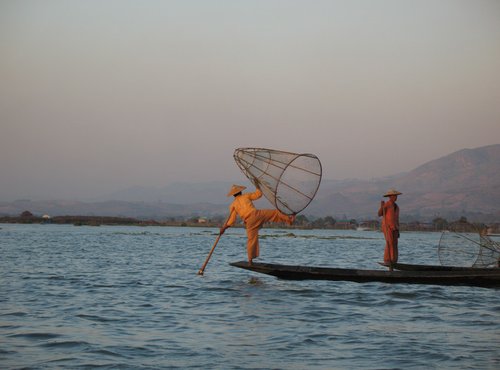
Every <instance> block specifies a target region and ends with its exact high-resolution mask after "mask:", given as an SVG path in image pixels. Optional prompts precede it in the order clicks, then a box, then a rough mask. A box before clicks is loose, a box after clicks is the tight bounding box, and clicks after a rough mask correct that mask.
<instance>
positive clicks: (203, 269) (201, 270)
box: [198, 233, 222, 275]
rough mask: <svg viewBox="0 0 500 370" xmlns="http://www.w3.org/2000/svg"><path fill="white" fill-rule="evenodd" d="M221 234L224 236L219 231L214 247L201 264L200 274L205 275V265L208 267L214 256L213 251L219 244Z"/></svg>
mask: <svg viewBox="0 0 500 370" xmlns="http://www.w3.org/2000/svg"><path fill="white" fill-rule="evenodd" d="M221 236H222V234H220V233H219V235H218V236H217V239H215V243H214V245H213V247H212V249H211V250H210V253H208V257H207V259H206V260H205V263H204V264H203V266H201V269H200V271H198V275H203V272H204V271H205V267H207V264H208V261H209V260H210V257H212V253H214V249H215V247H216V246H217V243H218V242H219V239H220V237H221Z"/></svg>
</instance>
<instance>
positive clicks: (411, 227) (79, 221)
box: [0, 216, 500, 234]
mask: <svg viewBox="0 0 500 370" xmlns="http://www.w3.org/2000/svg"><path fill="white" fill-rule="evenodd" d="M352 221H353V222H352V223H347V224H346V223H343V222H340V223H336V224H329V225H318V224H316V223H307V224H304V223H296V224H294V225H291V226H289V225H285V224H283V225H281V224H278V225H277V224H267V225H266V228H286V229H305V230H313V229H318V230H359V231H361V232H362V231H379V230H380V228H379V225H378V224H371V225H370V227H360V225H359V224H358V223H356V222H355V220H352ZM222 223H223V221H221V220H219V219H216V220H210V219H201V218H200V219H199V218H191V219H188V220H164V221H156V220H140V219H136V218H132V217H112V216H54V217H50V218H45V217H38V216H29V217H26V216H2V217H0V224H54V225H73V226H173V227H208V228H219V227H220V226H221V225H222ZM234 226H235V227H244V225H243V224H242V223H237V224H235V225H234ZM400 226H401V231H425V232H440V231H443V230H447V227H446V226H445V225H442V227H437V226H436V225H429V224H428V223H419V222H411V223H401V225H400ZM484 226H485V227H487V228H488V232H489V233H493V234H499V233H500V224H498V223H495V224H493V225H487V226H486V225H484Z"/></svg>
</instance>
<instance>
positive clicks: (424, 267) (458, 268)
mask: <svg viewBox="0 0 500 370" xmlns="http://www.w3.org/2000/svg"><path fill="white" fill-rule="evenodd" d="M379 264H380V265H382V266H386V267H389V265H388V264H385V263H383V262H379ZM392 267H393V268H394V269H395V270H401V271H457V272H460V271H472V272H476V273H481V272H483V271H486V272H488V271H500V269H499V268H498V267H490V268H481V267H465V266H441V265H413V264H409V263H395V264H393V265H392Z"/></svg>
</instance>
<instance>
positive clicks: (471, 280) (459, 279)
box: [231, 261, 500, 287]
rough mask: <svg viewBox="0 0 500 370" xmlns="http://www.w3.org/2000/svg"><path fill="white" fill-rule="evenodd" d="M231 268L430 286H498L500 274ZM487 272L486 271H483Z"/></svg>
mask: <svg viewBox="0 0 500 370" xmlns="http://www.w3.org/2000/svg"><path fill="white" fill-rule="evenodd" d="M231 265H232V266H234V267H239V268H242V269H245V270H250V271H254V272H258V273H261V274H267V275H272V276H275V277H277V278H280V279H286V280H308V279H313V280H333V281H353V282H357V283H370V282H381V283H405V284H433V285H470V286H482V287H500V271H499V270H496V269H487V270H488V271H480V272H476V271H382V270H360V269H344V268H330V267H312V266H293V265H281V264H272V263H256V262H254V263H253V264H252V265H249V264H248V262H246V261H240V262H233V263H231ZM482 270H486V269H482Z"/></svg>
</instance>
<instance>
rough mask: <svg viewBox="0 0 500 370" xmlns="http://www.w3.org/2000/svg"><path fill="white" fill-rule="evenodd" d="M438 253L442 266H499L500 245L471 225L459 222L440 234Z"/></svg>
mask: <svg viewBox="0 0 500 370" xmlns="http://www.w3.org/2000/svg"><path fill="white" fill-rule="evenodd" d="M438 255H439V261H440V263H441V264H442V265H444V266H464V267H478V268H488V267H499V259H500V245H499V244H498V243H497V242H495V241H493V240H491V239H490V238H488V236H486V235H484V234H483V233H481V232H480V230H477V229H476V228H475V227H474V226H473V225H471V224H461V225H456V226H454V227H452V228H451V229H450V231H444V232H443V233H442V234H441V239H440V240H439V247H438Z"/></svg>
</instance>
